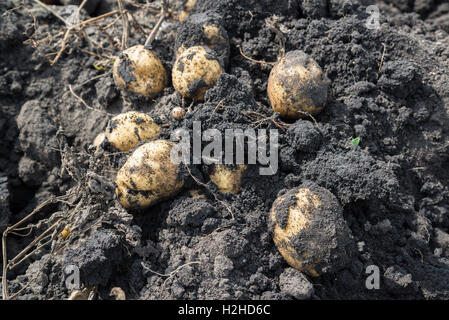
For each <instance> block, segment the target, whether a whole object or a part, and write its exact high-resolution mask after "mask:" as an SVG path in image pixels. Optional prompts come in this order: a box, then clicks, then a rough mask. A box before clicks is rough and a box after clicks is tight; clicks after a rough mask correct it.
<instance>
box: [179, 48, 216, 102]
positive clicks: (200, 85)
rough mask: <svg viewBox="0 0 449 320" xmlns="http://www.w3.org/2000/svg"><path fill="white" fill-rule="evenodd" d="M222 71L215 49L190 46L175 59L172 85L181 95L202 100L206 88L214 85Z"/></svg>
mask: <svg viewBox="0 0 449 320" xmlns="http://www.w3.org/2000/svg"><path fill="white" fill-rule="evenodd" d="M223 71H224V70H223V67H222V66H221V64H220V61H219V59H218V57H217V54H216V53H215V51H213V50H211V49H209V48H208V47H201V46H195V47H190V48H188V49H187V50H185V51H184V52H183V53H182V54H180V55H179V57H178V58H177V59H176V62H175V65H174V66H173V69H172V81H173V86H174V87H175V89H176V91H178V92H179V93H180V94H181V95H182V96H183V97H185V98H189V99H194V100H197V101H203V100H204V95H205V94H206V90H207V89H210V88H212V87H213V86H214V85H215V83H216V82H217V80H218V77H220V74H221V73H223Z"/></svg>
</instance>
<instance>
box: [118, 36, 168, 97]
mask: <svg viewBox="0 0 449 320" xmlns="http://www.w3.org/2000/svg"><path fill="white" fill-rule="evenodd" d="M113 74H114V81H115V84H116V85H117V86H118V87H119V88H121V89H124V90H126V91H129V92H132V93H136V94H140V95H142V96H145V97H150V98H152V97H154V96H156V95H157V94H159V93H161V92H162V90H164V88H165V87H166V86H167V83H168V77H167V71H165V68H164V66H163V65H162V62H161V60H160V59H159V58H158V57H157V56H156V55H155V54H154V53H153V52H152V51H151V50H148V49H145V48H144V46H142V45H137V46H134V47H130V48H128V49H126V50H124V51H123V52H122V53H121V55H120V57H119V58H118V59H116V60H115V62H114V67H113Z"/></svg>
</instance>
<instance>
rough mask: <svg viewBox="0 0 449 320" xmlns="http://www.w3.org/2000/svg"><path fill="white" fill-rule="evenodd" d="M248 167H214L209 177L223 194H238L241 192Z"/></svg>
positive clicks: (241, 165) (240, 165) (239, 165)
mask: <svg viewBox="0 0 449 320" xmlns="http://www.w3.org/2000/svg"><path fill="white" fill-rule="evenodd" d="M247 167H248V166H247V165H243V164H238V165H236V166H234V168H230V167H228V166H226V165H214V167H213V169H212V173H211V174H210V176H209V177H210V179H211V180H212V182H213V183H214V184H215V185H216V186H217V187H218V189H219V190H220V191H221V192H223V193H226V192H230V193H233V194H237V193H239V191H240V186H241V185H242V178H243V174H244V173H245V171H246V169H247Z"/></svg>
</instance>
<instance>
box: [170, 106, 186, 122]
mask: <svg viewBox="0 0 449 320" xmlns="http://www.w3.org/2000/svg"><path fill="white" fill-rule="evenodd" d="M185 115H186V112H185V111H184V109H183V108H181V107H175V108H173V110H172V111H171V116H172V117H173V118H174V119H176V120H181V119H182V118H183V117H184V116H185Z"/></svg>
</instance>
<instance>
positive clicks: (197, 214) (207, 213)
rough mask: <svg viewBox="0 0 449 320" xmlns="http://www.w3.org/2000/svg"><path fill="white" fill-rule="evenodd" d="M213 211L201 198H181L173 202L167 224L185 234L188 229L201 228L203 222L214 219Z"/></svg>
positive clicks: (208, 203)
mask: <svg viewBox="0 0 449 320" xmlns="http://www.w3.org/2000/svg"><path fill="white" fill-rule="evenodd" d="M214 215H215V209H214V207H213V206H212V205H211V204H210V202H209V201H208V200H206V199H203V198H181V199H178V200H175V201H174V202H173V204H172V205H171V209H170V211H169V212H168V216H167V220H166V221H167V224H168V225H169V226H175V227H180V228H181V229H182V230H185V232H188V230H189V229H190V228H192V227H193V228H198V227H201V226H202V225H203V223H204V221H205V220H206V219H208V218H211V217H214Z"/></svg>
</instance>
